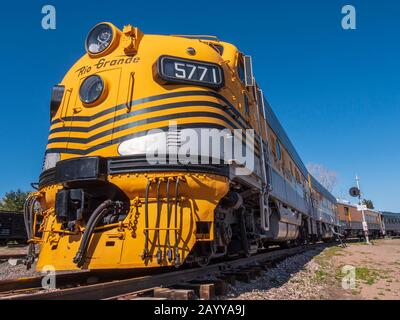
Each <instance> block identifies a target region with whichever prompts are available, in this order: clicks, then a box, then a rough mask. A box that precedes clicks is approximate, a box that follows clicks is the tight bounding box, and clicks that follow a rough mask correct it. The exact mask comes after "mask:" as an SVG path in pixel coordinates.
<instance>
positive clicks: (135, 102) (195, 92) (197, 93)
mask: <svg viewBox="0 0 400 320" xmlns="http://www.w3.org/2000/svg"><path fill="white" fill-rule="evenodd" d="M184 96H211V97H214V98H217V99H219V100H221V101H223V102H224V103H226V104H227V105H228V106H229V109H230V111H232V112H233V114H234V115H235V118H237V119H240V121H243V122H244V124H243V123H242V124H241V125H242V126H243V127H250V123H249V122H248V121H247V120H246V119H245V118H244V117H243V116H242V114H241V113H240V112H239V111H238V110H236V108H235V107H234V106H233V105H232V104H231V103H230V102H229V101H228V99H226V98H225V97H224V96H222V95H220V94H219V93H217V92H213V91H202V90H193V91H182V92H171V93H164V94H160V95H156V96H151V97H146V98H142V99H137V100H133V101H131V102H130V103H128V105H129V106H131V107H132V106H135V105H138V104H142V103H146V102H152V101H157V100H162V99H168V98H175V97H184ZM124 108H126V104H120V105H118V106H115V107H112V108H109V109H106V110H103V111H100V112H98V113H96V114H94V115H92V116H72V117H71V116H69V117H63V118H62V119H63V120H61V119H55V120H53V121H52V122H51V125H53V124H56V123H59V122H62V121H92V120H95V119H97V118H99V117H101V116H104V115H106V114H109V113H112V112H114V111H116V110H121V109H124Z"/></svg>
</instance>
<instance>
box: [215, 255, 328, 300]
mask: <svg viewBox="0 0 400 320" xmlns="http://www.w3.org/2000/svg"><path fill="white" fill-rule="evenodd" d="M319 252H320V250H318V249H316V250H310V251H307V252H304V253H301V254H298V255H295V256H293V257H289V258H287V259H285V260H283V261H281V262H280V263H278V264H277V265H276V266H275V267H274V268H272V269H269V270H268V271H265V272H263V274H262V276H261V277H259V278H257V279H256V280H253V281H252V282H251V283H242V282H236V285H235V286H234V287H232V286H231V287H230V292H229V294H227V296H225V297H222V299H228V300H236V299H237V300H276V299H279V300H308V299H321V298H324V297H325V295H324V292H325V289H326V288H325V287H324V286H323V285H319V284H318V283H316V281H315V274H316V272H317V270H318V269H319V265H318V264H317V263H315V262H314V261H313V260H312V258H313V257H315V256H316V255H318V254H319Z"/></svg>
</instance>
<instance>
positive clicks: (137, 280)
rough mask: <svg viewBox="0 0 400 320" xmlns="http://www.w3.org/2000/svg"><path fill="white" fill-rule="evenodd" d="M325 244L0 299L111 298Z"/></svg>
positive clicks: (166, 285)
mask: <svg viewBox="0 0 400 320" xmlns="http://www.w3.org/2000/svg"><path fill="white" fill-rule="evenodd" d="M325 246H326V244H314V245H308V246H301V247H295V248H290V249H282V250H275V251H271V252H266V253H261V254H257V255H254V256H251V257H248V258H240V259H236V260H232V261H224V262H219V263H215V264H212V265H209V266H206V267H201V268H191V269H184V270H176V271H170V272H166V273H162V274H156V275H146V276H138V277H134V278H129V279H123V280H117V281H109V282H104V283H97V284H90V285H85V286H80V287H73V288H66V289H60V290H50V291H40V292H37V293H30V294H17V295H9V296H4V297H1V296H0V300H78V299H79V300H101V299H112V298H113V297H115V298H116V299H117V298H118V297H121V296H123V295H129V294H132V293H134V292H137V291H141V290H146V289H149V288H153V287H168V286H173V285H176V284H179V283H182V282H187V281H192V280H195V279H198V278H204V277H207V276H211V275H217V274H220V273H221V272H223V271H228V270H230V269H237V268H240V267H244V266H248V265H254V264H256V263H262V262H268V261H273V260H277V259H280V258H286V257H288V256H293V255H296V254H299V253H302V252H305V251H308V250H311V249H314V248H317V247H321V248H324V247H325Z"/></svg>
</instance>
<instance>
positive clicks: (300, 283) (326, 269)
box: [223, 239, 400, 300]
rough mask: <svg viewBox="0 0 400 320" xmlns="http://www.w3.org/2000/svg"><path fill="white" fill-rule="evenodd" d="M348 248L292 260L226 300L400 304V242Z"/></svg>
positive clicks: (238, 288)
mask: <svg viewBox="0 0 400 320" xmlns="http://www.w3.org/2000/svg"><path fill="white" fill-rule="evenodd" d="M347 245H348V246H347V247H346V248H342V247H339V246H335V245H333V246H330V247H326V248H324V249H321V248H316V249H313V250H309V251H307V252H304V253H302V254H299V255H296V256H294V257H290V258H288V259H286V260H284V261H282V262H280V263H278V264H277V265H276V266H275V267H274V268H272V269H269V270H267V271H266V272H265V273H264V274H263V275H262V276H261V278H259V279H257V280H255V281H253V282H252V283H248V284H244V283H240V284H238V285H236V286H235V287H232V288H231V290H230V293H229V294H228V295H227V296H225V297H223V299H234V300H270V299H274V300H282V299H283V300H328V299H329V300H363V299H369V300H384V299H391V300H400V239H382V240H374V241H372V244H371V245H366V244H364V243H360V242H355V243H348V244H347Z"/></svg>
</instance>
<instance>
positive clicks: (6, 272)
mask: <svg viewBox="0 0 400 320" xmlns="http://www.w3.org/2000/svg"><path fill="white" fill-rule="evenodd" d="M39 275H40V273H39V272H36V271H35V266H34V265H33V266H32V268H31V269H30V270H27V269H26V266H25V265H23V264H19V265H17V266H12V265H10V264H9V263H8V261H6V262H3V263H0V280H8V279H16V278H27V277H35V276H39Z"/></svg>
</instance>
